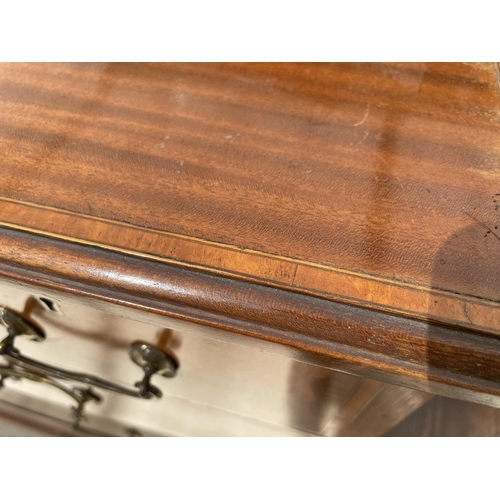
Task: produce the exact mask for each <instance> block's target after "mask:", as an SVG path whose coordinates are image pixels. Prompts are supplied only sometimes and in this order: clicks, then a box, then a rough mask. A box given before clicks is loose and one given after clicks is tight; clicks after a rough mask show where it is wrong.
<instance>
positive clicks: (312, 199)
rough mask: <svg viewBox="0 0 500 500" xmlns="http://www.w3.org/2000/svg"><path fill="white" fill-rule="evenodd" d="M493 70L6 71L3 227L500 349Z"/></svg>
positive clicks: (212, 67) (49, 67)
mask: <svg viewBox="0 0 500 500" xmlns="http://www.w3.org/2000/svg"><path fill="white" fill-rule="evenodd" d="M499 92H500V91H499V82H498V80H497V72H496V68H495V66H494V65H493V64H458V63H453V64H288V63H287V64H2V65H0V148H1V151H2V154H1V155H0V174H1V182H0V224H2V225H3V226H5V227H12V228H20V229H23V230H28V231H30V232H36V233H39V234H43V235H50V236H53V237H56V238H60V239H64V240H68V241H73V242H78V243H83V244H88V245H94V246H99V247H103V248H108V249H113V250H114V251H115V252H118V253H121V254H124V253H125V254H133V255H136V256H139V257H143V258H147V259H149V260H154V261H158V262H164V263H171V264H175V265H177V266H181V267H186V268H191V269H197V270H204V271H208V272H210V273H213V274H218V275H221V276H228V277H231V278H236V279H238V280H244V281H247V282H253V283H258V284H264V285H268V286H272V287H274V288H281V289H284V290H291V291H296V292H300V293H301V294H308V295H314V296H317V297H322V298H327V299H335V300H337V301H342V302H347V303H350V304H359V305H363V306H364V307H369V308H372V309H376V310H381V311H390V312H395V313H397V314H400V315H405V316H410V317H413V318H420V319H430V320H432V321H437V322H441V323H447V324H450V325H460V326H462V327H468V328H471V329H475V330H479V331H482V332H489V333H495V334H496V333H499V332H500V309H499V307H500V304H499V300H500V286H499V284H500V266H498V258H499V257H500V230H498V226H499V225H500V208H499V207H500V148H499V146H498V144H499V137H500V134H499V132H500V114H499V111H500V101H499Z"/></svg>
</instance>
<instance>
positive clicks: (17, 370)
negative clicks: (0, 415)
mask: <svg viewBox="0 0 500 500" xmlns="http://www.w3.org/2000/svg"><path fill="white" fill-rule="evenodd" d="M0 324H2V325H3V326H5V327H6V328H7V337H5V338H4V339H3V340H2V341H0V356H3V357H4V358H6V359H8V360H9V361H10V365H9V366H8V367H2V366H0V388H1V387H2V385H3V380H5V379H6V378H21V379H22V378H24V379H28V380H32V381H35V382H42V383H46V384H49V385H51V386H53V387H56V388H58V389H60V390H62V391H63V392H65V393H66V394H68V395H69V396H70V397H72V398H73V399H74V400H75V401H76V402H77V407H76V408H74V409H73V410H74V413H73V416H74V426H75V427H78V425H79V422H80V420H81V419H82V415H83V408H84V406H85V404H86V403H87V402H88V401H95V402H99V401H100V400H101V398H100V397H99V396H98V395H97V394H94V393H93V392H92V391H91V390H90V389H79V388H73V389H68V388H67V387H66V386H64V385H62V384H61V383H59V382H57V381H55V380H52V379H53V378H56V379H62V380H68V381H73V382H79V383H82V384H86V385H90V386H94V387H99V388H100V389H104V390H107V391H112V392H116V393H118V394H125V395H127V396H132V397H136V398H145V399H151V398H153V397H155V398H161V396H162V393H161V391H160V389H159V388H158V387H155V386H154V385H152V384H151V378H152V377H153V375H162V376H163V377H168V378H170V377H174V376H175V374H176V373H177V369H178V363H177V362H176V360H174V359H173V358H172V357H171V356H169V355H168V354H166V353H165V352H163V351H161V350H160V349H158V348H157V347H155V346H152V345H149V344H146V343H134V344H132V345H131V346H130V348H129V356H130V359H131V360H132V361H133V362H134V363H135V364H136V365H139V366H140V367H141V368H142V369H143V370H144V377H143V378H142V380H140V381H139V382H136V384H135V387H137V390H134V389H128V388H126V387H122V386H120V385H118V384H115V383H113V382H109V381H107V380H104V379H102V378H100V377H96V376H94V375H89V374H86V373H78V372H73V371H69V370H65V369H63V368H57V367H54V366H51V365H48V364H46V363H42V362H40V361H36V360H34V359H31V358H28V357H27V356H24V355H22V354H21V352H20V350H19V349H18V348H16V347H15V346H14V342H15V340H16V338H17V337H19V336H21V337H25V338H27V339H29V340H32V341H35V342H42V341H43V340H45V334H44V333H43V332H42V330H40V329H39V328H38V327H36V326H35V325H33V324H31V323H30V322H28V321H26V320H25V319H24V318H22V317H21V316H20V315H19V314H17V313H16V312H14V311H12V310H11V309H8V308H6V307H3V306H0ZM28 368H31V369H34V371H30V370H28Z"/></svg>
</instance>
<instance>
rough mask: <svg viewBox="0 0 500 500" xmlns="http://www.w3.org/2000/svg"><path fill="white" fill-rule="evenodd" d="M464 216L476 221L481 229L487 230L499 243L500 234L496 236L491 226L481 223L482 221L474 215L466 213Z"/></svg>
mask: <svg viewBox="0 0 500 500" xmlns="http://www.w3.org/2000/svg"><path fill="white" fill-rule="evenodd" d="M464 214H465V215H467V216H468V217H470V218H471V219H472V220H474V221H476V222H477V223H478V224H479V225H480V226H481V227H483V228H484V229H486V230H487V231H488V233H490V234H492V235H493V236H494V237H495V238H496V239H497V240H498V241H500V236H498V234H496V233H495V232H494V231H493V229H491V228H490V227H489V226H487V225H486V224H485V223H484V222H481V221H480V220H478V219H476V218H475V217H474V216H473V215H471V214H468V213H467V212H464Z"/></svg>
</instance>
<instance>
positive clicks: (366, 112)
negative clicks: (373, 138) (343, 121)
mask: <svg viewBox="0 0 500 500" xmlns="http://www.w3.org/2000/svg"><path fill="white" fill-rule="evenodd" d="M369 114H370V105H368V107H367V108H366V111H365V116H363V119H362V120H361V121H359V122H358V123H355V124H354V125H353V127H358V126H359V125H363V123H365V121H366V119H367V118H368V115H369Z"/></svg>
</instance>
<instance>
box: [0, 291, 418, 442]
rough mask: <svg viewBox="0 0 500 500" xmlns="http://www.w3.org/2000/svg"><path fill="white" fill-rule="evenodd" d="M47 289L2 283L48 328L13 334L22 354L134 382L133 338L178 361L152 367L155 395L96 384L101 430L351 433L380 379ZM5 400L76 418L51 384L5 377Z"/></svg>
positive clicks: (20, 307)
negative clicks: (158, 369) (170, 370)
mask: <svg viewBox="0 0 500 500" xmlns="http://www.w3.org/2000/svg"><path fill="white" fill-rule="evenodd" d="M42 292H43V293H40V290H26V288H25V287H23V286H16V285H13V284H8V285H5V284H4V285H2V286H1V287H0V305H3V306H6V307H8V308H9V309H11V310H12V311H15V312H17V313H19V314H20V315H21V316H22V317H24V318H25V319H26V320H29V321H31V322H32V323H33V324H35V325H37V326H39V327H40V328H41V329H42V330H43V331H44V332H45V334H46V339H45V340H44V341H43V342H33V341H30V340H27V339H25V338H19V339H16V347H17V348H18V349H20V351H21V352H22V354H23V355H26V356H28V357H30V358H33V359H35V360H38V361H41V362H44V363H47V364H50V365H54V366H57V367H61V368H63V369H66V370H71V371H77V372H85V373H90V374H94V375H97V376H99V377H101V378H104V379H106V380H109V381H112V382H114V383H117V384H120V385H122V386H124V387H126V388H129V389H134V383H135V382H136V381H138V380H140V379H141V378H142V377H143V375H144V372H143V371H142V369H141V368H140V367H139V366H137V365H136V364H134V363H133V362H132V361H131V359H130V358H129V355H128V349H129V347H130V346H131V345H132V344H134V343H136V342H146V343H149V344H152V345H154V346H157V347H159V348H160V349H162V350H163V351H165V352H166V353H168V354H169V355H170V356H171V357H172V358H174V359H176V360H177V361H178V363H179V369H178V372H177V374H176V376H175V377H173V378H164V377H161V376H153V379H152V382H153V383H154V385H156V386H157V387H158V388H159V389H160V390H161V391H162V393H163V395H162V397H161V398H159V399H151V400H146V399H139V398H133V397H130V396H127V395H121V394H116V393H113V392H108V391H105V390H101V389H98V388H96V389H94V391H95V392H96V393H98V394H99V395H100V396H101V397H102V401H101V402H100V403H99V404H96V403H93V402H89V403H87V404H86V407H85V414H86V417H87V418H86V420H85V422H84V424H83V425H84V427H88V428H94V429H95V430H99V428H100V427H102V422H103V421H107V422H113V423H114V426H115V428H116V427H117V426H118V427H120V426H121V427H123V429H125V428H131V427H133V428H138V429H142V430H144V432H146V433H150V434H155V435H186V436H198V435H218V436H223V435H235V436H242V435H262V436H281V435H288V436H295V435H335V434H339V433H342V432H345V427H346V426H348V425H349V424H350V423H351V422H352V421H354V420H356V418H358V417H359V414H360V412H361V409H362V408H363V406H364V403H367V402H369V401H370V400H373V397H374V395H376V394H379V393H380V392H381V387H382V386H383V385H384V384H380V383H378V382H370V383H368V384H367V382H366V381H365V380H363V379H361V378H359V377H356V376H353V375H350V374H345V373H341V372H337V371H333V370H329V369H327V368H323V367H319V366H315V365H310V364H306V363H303V362H301V361H299V360H296V359H291V358H288V357H285V356H281V355H276V354H272V353H269V352H266V351H265V350H264V349H262V346H261V344H259V343H255V344H254V345H252V346H251V347H247V346H243V345H240V343H238V342H236V340H237V337H238V335H237V334H232V335H231V334H228V333H227V332H224V335H223V336H221V338H223V339H224V340H220V338H217V333H218V332H216V331H214V332H213V333H214V335H210V331H209V330H210V329H205V330H202V331H200V329H199V328H197V327H196V325H193V324H190V323H186V322H180V321H177V320H171V319H169V318H165V317H161V318H156V319H155V321H154V324H152V323H148V322H143V321H136V320H133V319H130V318H129V317H126V316H127V309H126V308H123V309H122V310H120V311H121V312H122V313H123V315H119V314H109V313H107V312H103V311H101V310H98V309H96V308H92V307H88V306H87V305H82V304H81V303H79V302H78V301H77V300H75V297H71V296H69V295H68V296H64V295H61V294H59V293H58V294H54V293H52V292H45V291H42ZM120 311H119V312H120ZM2 330H3V331H2V332H1V334H2V335H4V334H6V332H5V330H4V329H2ZM3 364H4V365H5V363H3ZM63 383H64V384H66V385H68V386H70V387H75V386H79V387H81V386H82V384H78V383H73V382H63ZM398 390H402V389H400V388H398ZM404 391H406V393H407V394H410V395H411V397H412V398H413V400H415V401H416V403H414V404H413V406H419V404H421V403H420V401H421V402H424V401H425V400H426V399H427V398H428V396H427V395H424V394H423V393H418V392H417V391H410V390H408V389H404ZM382 392H383V391H382ZM415 395H416V396H415ZM0 399H1V400H3V401H6V402H8V401H9V400H10V401H24V403H22V404H24V405H26V404H28V403H27V402H30V401H31V403H29V405H31V406H33V405H35V406H36V404H35V403H34V402H39V403H40V404H41V403H43V404H45V405H46V406H47V405H49V406H50V407H55V408H58V409H59V410H58V411H56V413H57V412H58V413H59V415H60V417H61V419H62V420H67V421H70V420H71V416H70V410H69V408H70V406H72V404H73V402H72V401H71V400H70V399H69V398H68V396H67V394H65V393H63V392H61V391H60V390H57V389H55V388H54V387H50V386H46V385H45V384H40V383H37V382H32V381H29V380H22V381H16V380H6V381H5V388H4V390H2V391H0ZM356 405H358V407H359V408H357V407H356ZM49 406H47V407H49ZM356 408H357V409H356ZM346 419H347V420H346ZM384 425H392V424H384ZM96 427H97V428H96ZM358 427H359V426H358ZM373 432H375V433H377V432H378V431H377V430H374V431H373Z"/></svg>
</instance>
